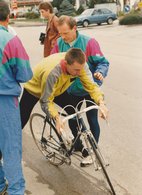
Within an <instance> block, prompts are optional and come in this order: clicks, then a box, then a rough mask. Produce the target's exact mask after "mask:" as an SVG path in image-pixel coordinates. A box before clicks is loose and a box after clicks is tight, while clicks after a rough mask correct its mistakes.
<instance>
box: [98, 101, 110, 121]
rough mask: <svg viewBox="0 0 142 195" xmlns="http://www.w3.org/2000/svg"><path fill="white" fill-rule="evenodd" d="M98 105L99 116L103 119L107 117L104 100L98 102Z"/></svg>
mask: <svg viewBox="0 0 142 195" xmlns="http://www.w3.org/2000/svg"><path fill="white" fill-rule="evenodd" d="M99 106H100V113H99V114H100V117H101V118H103V119H106V120H107V119H108V108H107V107H106V105H105V104H104V102H103V101H102V100H101V101H100V103H99Z"/></svg>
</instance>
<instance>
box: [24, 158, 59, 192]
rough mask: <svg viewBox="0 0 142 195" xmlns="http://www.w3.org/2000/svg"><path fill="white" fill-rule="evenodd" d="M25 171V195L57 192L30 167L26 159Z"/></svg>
mask: <svg viewBox="0 0 142 195" xmlns="http://www.w3.org/2000/svg"><path fill="white" fill-rule="evenodd" d="M23 171H24V176H25V179H26V191H25V195H31V194H33V195H39V194H41V195H55V192H54V191H53V190H51V188H50V187H49V185H48V184H47V182H45V181H44V179H43V178H42V177H40V176H39V174H38V173H37V172H36V171H34V170H32V169H31V168H29V167H28V166H27V165H26V162H24V161H23Z"/></svg>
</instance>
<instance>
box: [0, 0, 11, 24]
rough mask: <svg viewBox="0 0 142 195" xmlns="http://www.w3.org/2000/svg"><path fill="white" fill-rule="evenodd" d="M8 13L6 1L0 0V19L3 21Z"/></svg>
mask: <svg viewBox="0 0 142 195" xmlns="http://www.w3.org/2000/svg"><path fill="white" fill-rule="evenodd" d="M9 14H10V9H9V5H8V3H7V2H5V1H2V0H0V21H5V20H6V19H7V16H8V15H9Z"/></svg>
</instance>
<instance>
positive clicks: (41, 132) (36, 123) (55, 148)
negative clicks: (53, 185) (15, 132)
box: [30, 113, 69, 166]
mask: <svg viewBox="0 0 142 195" xmlns="http://www.w3.org/2000/svg"><path fill="white" fill-rule="evenodd" d="M30 129H31V133H32V136H33V139H34V142H35V144H36V146H37V147H38V149H39V150H40V152H41V153H42V154H43V156H45V157H46V159H47V160H48V161H49V162H50V163H51V164H53V165H56V166H59V165H62V164H63V163H67V162H68V160H69V157H68V156H67V151H66V150H65V149H64V148H63V147H62V145H63V142H62V138H61V137H60V136H59V134H58V133H57V130H56V128H55V126H54V123H53V121H51V120H48V119H47V118H46V117H45V116H43V115H41V114H38V113H34V114H32V115H31V117H30Z"/></svg>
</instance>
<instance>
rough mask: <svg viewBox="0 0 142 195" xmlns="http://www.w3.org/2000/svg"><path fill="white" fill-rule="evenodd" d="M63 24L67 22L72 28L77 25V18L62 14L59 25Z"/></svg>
mask: <svg viewBox="0 0 142 195" xmlns="http://www.w3.org/2000/svg"><path fill="white" fill-rule="evenodd" d="M63 24H67V25H68V26H69V27H70V29H73V27H74V26H77V23H76V20H75V19H74V18H73V17H71V16H66V15H62V16H60V17H59V20H58V25H59V26H62V25H63Z"/></svg>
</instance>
